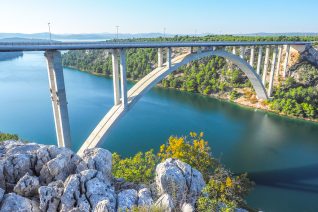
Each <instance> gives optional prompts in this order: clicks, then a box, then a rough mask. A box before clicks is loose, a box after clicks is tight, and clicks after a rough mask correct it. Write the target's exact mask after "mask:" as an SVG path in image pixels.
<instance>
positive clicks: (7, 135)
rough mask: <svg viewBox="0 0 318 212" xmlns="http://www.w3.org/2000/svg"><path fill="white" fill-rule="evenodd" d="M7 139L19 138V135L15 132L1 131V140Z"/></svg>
mask: <svg viewBox="0 0 318 212" xmlns="http://www.w3.org/2000/svg"><path fill="white" fill-rule="evenodd" d="M6 140H19V136H18V135H15V134H9V133H1V132H0V142H1V141H6Z"/></svg>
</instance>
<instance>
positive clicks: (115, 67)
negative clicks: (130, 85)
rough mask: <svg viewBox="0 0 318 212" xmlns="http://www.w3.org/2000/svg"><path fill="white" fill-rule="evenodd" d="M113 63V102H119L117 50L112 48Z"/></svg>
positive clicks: (116, 103) (117, 103)
mask: <svg viewBox="0 0 318 212" xmlns="http://www.w3.org/2000/svg"><path fill="white" fill-rule="evenodd" d="M112 64H113V87H114V104H115V105H119V104H120V90H119V72H118V50H117V49H114V50H113V52H112Z"/></svg>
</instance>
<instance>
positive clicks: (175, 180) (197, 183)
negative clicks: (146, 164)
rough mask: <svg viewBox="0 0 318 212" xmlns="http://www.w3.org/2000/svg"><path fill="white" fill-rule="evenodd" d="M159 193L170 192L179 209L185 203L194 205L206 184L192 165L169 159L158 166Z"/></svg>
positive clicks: (157, 182)
mask: <svg viewBox="0 0 318 212" xmlns="http://www.w3.org/2000/svg"><path fill="white" fill-rule="evenodd" d="M155 180H156V185H157V188H158V195H163V194H168V195H169V196H170V197H172V200H173V205H174V206H175V207H177V208H179V209H181V208H182V205H183V204H184V203H190V204H191V205H194V204H195V202H196V200H197V198H198V197H199V195H200V193H201V191H202V189H203V187H204V186H205V182H204V179H203V177H202V174H201V173H200V172H199V171H198V170H196V169H194V168H192V167H191V166H190V165H188V164H186V163H184V162H182V161H180V160H177V159H171V158H169V159H167V160H165V161H164V162H162V163H160V164H158V165H157V167H156V179H155Z"/></svg>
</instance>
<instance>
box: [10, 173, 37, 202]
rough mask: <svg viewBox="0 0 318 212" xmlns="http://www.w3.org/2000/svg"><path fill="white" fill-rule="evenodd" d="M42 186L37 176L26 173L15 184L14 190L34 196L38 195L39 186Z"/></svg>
mask: <svg viewBox="0 0 318 212" xmlns="http://www.w3.org/2000/svg"><path fill="white" fill-rule="evenodd" d="M39 187H40V182H39V178H38V177H35V176H30V175H29V173H26V174H25V175H24V176H23V177H22V178H21V179H20V180H19V181H18V182H17V184H16V185H15V186H14V189H13V190H14V192H15V193H17V194H19V195H21V196H24V197H33V196H37V192H38V188H39Z"/></svg>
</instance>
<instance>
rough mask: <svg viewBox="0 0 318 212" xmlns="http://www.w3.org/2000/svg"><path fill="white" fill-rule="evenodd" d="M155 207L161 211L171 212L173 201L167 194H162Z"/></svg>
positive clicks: (173, 207)
mask: <svg viewBox="0 0 318 212" xmlns="http://www.w3.org/2000/svg"><path fill="white" fill-rule="evenodd" d="M155 206H156V207H159V208H160V209H163V210H164V211H166V212H172V211H174V209H175V205H174V203H173V199H172V197H171V196H170V195H169V194H163V195H161V196H160V197H159V199H158V200H157V201H156V203H155Z"/></svg>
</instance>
